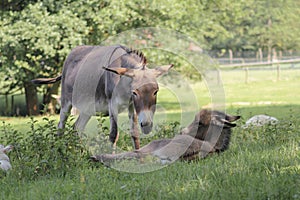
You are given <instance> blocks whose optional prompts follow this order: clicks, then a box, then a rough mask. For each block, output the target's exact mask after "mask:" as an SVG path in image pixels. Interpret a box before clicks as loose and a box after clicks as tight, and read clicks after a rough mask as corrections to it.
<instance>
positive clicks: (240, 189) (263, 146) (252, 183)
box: [0, 70, 300, 200]
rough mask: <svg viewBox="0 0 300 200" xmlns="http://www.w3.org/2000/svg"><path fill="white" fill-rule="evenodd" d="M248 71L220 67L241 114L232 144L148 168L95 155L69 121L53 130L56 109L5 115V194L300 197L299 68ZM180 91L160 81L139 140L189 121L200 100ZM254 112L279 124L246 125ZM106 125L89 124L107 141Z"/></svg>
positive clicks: (127, 145) (206, 100)
mask: <svg viewBox="0 0 300 200" xmlns="http://www.w3.org/2000/svg"><path fill="white" fill-rule="evenodd" d="M244 76H245V75H244V71H242V70H234V71H225V70H224V71H221V79H222V87H223V89H224V95H225V102H222V103H224V105H225V108H226V112H227V113H229V114H239V115H241V116H242V119H241V120H239V121H238V126H237V127H236V128H234V129H233V135H232V141H231V145H230V148H229V150H227V151H225V152H224V153H222V154H220V155H212V156H209V157H208V158H206V159H203V160H199V161H192V162H179V161H178V162H175V163H173V164H171V165H168V166H163V167H160V169H158V170H151V169H149V170H148V171H149V172H145V173H129V172H124V171H119V170H116V169H111V168H108V167H106V166H103V165H102V164H100V163H93V162H90V161H89V159H88V158H89V156H90V154H91V152H90V151H88V150H87V149H86V146H85V143H84V142H85V141H83V140H81V139H79V138H76V137H73V131H72V128H71V124H72V120H71V121H70V123H69V125H68V127H67V130H66V134H65V135H64V136H63V137H61V138H57V137H54V136H53V134H54V133H55V129H56V128H55V127H56V123H57V120H58V116H41V117H36V118H32V119H30V118H17V117H12V118H10V117H0V121H3V124H2V126H1V127H0V141H1V143H5V144H6V143H13V144H14V145H15V149H14V151H12V152H11V153H9V155H10V158H11V163H12V165H13V169H12V170H11V171H10V172H9V173H7V174H5V173H1V174H0V177H1V181H0V188H1V189H0V190H1V193H0V198H1V199H6V200H7V199H300V189H299V185H300V151H299V148H300V142H299V141H300V132H299V129H300V93H299V92H298V91H297V90H298V88H299V86H300V70H282V72H281V77H280V80H277V77H276V71H270V70H269V71H262V70H250V71H249V74H248V78H249V79H248V83H245V81H244ZM190 86H191V90H192V91H193V94H194V95H195V99H196V101H197V102H196V103H197V106H198V107H199V108H201V107H202V108H206V107H210V106H211V98H212V96H213V95H214V94H212V93H211V91H210V90H209V89H208V87H207V83H206V82H205V81H201V82H193V83H191V84H190ZM183 90H185V89H184V88H183ZM177 92H178V91H177ZM178 98H179V99H180V98H181V97H180V96H178V93H176V92H174V91H170V90H168V88H164V87H161V91H160V92H159V96H158V103H159V106H158V111H157V114H156V116H155V121H156V128H155V130H154V131H153V133H152V134H151V135H150V136H148V137H143V138H142V139H141V142H142V144H143V145H144V144H147V143H148V142H149V141H151V140H153V139H157V138H162V137H172V136H174V134H176V133H177V132H178V130H179V129H180V128H181V127H182V126H185V125H186V124H188V123H189V122H191V118H193V116H194V114H195V113H196V112H197V111H196V110H195V107H192V108H190V107H191V106H190V105H185V104H184V103H182V102H181V101H179V100H178ZM182 98H184V95H183V97H182ZM193 108H194V110H193ZM184 113H189V114H188V115H185V114H184ZM256 114H267V115H271V116H274V117H276V118H277V119H278V120H279V123H278V124H277V125H275V126H274V125H266V126H264V127H258V128H249V129H243V128H242V125H243V124H244V123H245V121H246V120H247V119H248V118H249V117H251V116H253V115H256ZM187 116H188V117H187ZM123 120H124V121H123ZM121 124H122V130H121V133H120V139H119V142H118V147H119V148H121V149H123V150H130V149H132V144H131V141H130V137H129V135H128V134H127V131H128V128H126V125H127V123H126V114H121ZM107 127H108V120H107V118H103V117H98V118H96V117H95V118H93V120H91V122H90V124H89V126H88V128H87V131H89V132H93V133H92V134H94V135H95V134H98V135H100V136H99V137H100V139H101V138H102V141H106V140H107V133H108V128H107ZM123 127H124V128H123ZM99 133H100V134H99ZM95 137H96V136H95ZM98 139H99V138H98ZM89 142H93V141H89ZM95 144H98V143H97V142H96V143H95ZM126 164H127V163H124V166H125V165H126ZM128 165H129V167H130V163H129V164H128ZM127 167H128V166H127ZM146 167H149V166H146ZM150 167H151V166H150Z"/></svg>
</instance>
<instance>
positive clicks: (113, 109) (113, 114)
mask: <svg viewBox="0 0 300 200" xmlns="http://www.w3.org/2000/svg"><path fill="white" fill-rule="evenodd" d="M108 106H109V108H108V109H109V120H110V132H109V140H110V141H111V143H112V147H113V148H114V149H115V148H116V146H117V141H118V139H119V132H118V108H117V106H116V105H115V106H113V103H112V102H111V101H109V103H108Z"/></svg>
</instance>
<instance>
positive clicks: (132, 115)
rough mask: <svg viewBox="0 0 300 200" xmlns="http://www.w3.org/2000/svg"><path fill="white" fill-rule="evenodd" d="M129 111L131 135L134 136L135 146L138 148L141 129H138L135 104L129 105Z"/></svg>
mask: <svg viewBox="0 0 300 200" xmlns="http://www.w3.org/2000/svg"><path fill="white" fill-rule="evenodd" d="M128 110H129V113H128V117H129V120H130V135H131V138H132V142H133V146H134V148H135V149H136V150H138V149H139V148H140V137H139V135H140V134H139V129H138V118H137V114H136V112H135V110H134V107H133V104H130V105H129V108H128Z"/></svg>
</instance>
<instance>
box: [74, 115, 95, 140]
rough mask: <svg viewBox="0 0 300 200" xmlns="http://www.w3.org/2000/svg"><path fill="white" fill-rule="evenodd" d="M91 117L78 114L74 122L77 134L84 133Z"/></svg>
mask: <svg viewBox="0 0 300 200" xmlns="http://www.w3.org/2000/svg"><path fill="white" fill-rule="evenodd" d="M90 118H91V116H90V115H86V114H84V113H80V114H79V116H78V118H77V120H76V122H75V130H76V131H77V133H78V134H80V135H81V134H82V133H83V131H84V128H85V126H86V124H87V123H88V121H89V120H90Z"/></svg>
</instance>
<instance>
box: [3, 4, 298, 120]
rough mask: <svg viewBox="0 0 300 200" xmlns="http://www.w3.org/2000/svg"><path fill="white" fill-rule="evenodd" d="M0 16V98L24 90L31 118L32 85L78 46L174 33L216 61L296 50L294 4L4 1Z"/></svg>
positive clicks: (148, 39) (55, 69)
mask: <svg viewBox="0 0 300 200" xmlns="http://www.w3.org/2000/svg"><path fill="white" fill-rule="evenodd" d="M0 14H1V19H0V26H1V32H0V41H1V43H0V56H1V57H0V66H1V68H0V76H1V79H2V80H3V81H2V83H1V84H0V87H1V94H9V93H13V92H15V91H18V90H21V91H23V90H24V91H25V93H26V96H27V98H31V100H30V99H29V100H28V101H27V102H28V103H29V102H32V101H34V102H32V103H31V104H32V105H29V107H28V113H29V114H37V112H38V110H37V108H36V107H37V106H36V104H37V99H36V93H37V89H36V87H35V86H33V85H31V83H30V82H29V81H30V80H31V79H33V78H37V77H51V76H56V75H57V74H59V73H60V72H61V68H62V65H63V62H64V60H65V57H66V56H67V54H68V53H69V52H70V51H71V49H72V48H74V47H75V46H77V45H83V44H90V45H99V44H101V43H102V41H104V40H105V39H107V38H108V37H109V36H112V35H116V34H118V33H121V32H124V31H128V30H132V29H135V28H140V27H160V28H165V29H169V30H174V31H177V32H179V33H181V34H183V35H187V36H188V37H190V38H192V39H193V40H194V41H195V42H196V43H197V45H198V48H200V49H205V50H207V51H214V52H218V53H221V54H222V53H224V52H228V51H231V52H234V53H236V52H242V51H249V50H250V51H258V50H262V51H264V52H268V54H269V56H270V54H271V53H272V51H276V50H277V51H282V50H285V51H287V50H298V49H299V47H300V39H299V38H300V31H299V27H300V20H299V15H300V3H299V1H297V0H285V1H283V0H272V1H271V0H265V1H255V0H248V1H235V0H213V1H209V0H200V1H196V0H186V1H179V0H172V1H169V0H160V1H157V0H153V1H146V0H139V1H138V0H125V1H117V0H111V1H108V0H100V1H99V0H85V1H82V0H61V1H56V0H28V1H21V0H3V1H2V4H1V7H0ZM151 34H153V33H145V32H142V33H141V34H140V41H141V43H143V42H144V41H143V40H145V41H146V42H152V43H153V45H154V46H155V45H157V46H158V45H159V43H160V41H151V37H152V35H151ZM165 39H166V40H167V39H168V36H166V37H165ZM178 45H180V44H178ZM190 45H195V44H190ZM197 45H196V46H197ZM199 46H200V47H199ZM186 48H187V49H188V48H191V47H188V46H187V47H186ZM149 54H150V55H151V53H149ZM159 57H160V56H159V55H156V56H155V55H153V58H155V59H156V58H157V59H159ZM163 59H165V60H170V55H168V56H166V57H165V58H163ZM178 60H179V59H178V58H177V61H175V62H180V61H178ZM182 68H183V67H182ZM181 70H182V71H186V72H187V71H188V70H184V69H181ZM187 74H188V73H187ZM56 92H57V86H56V88H52V86H46V87H44V93H45V94H47V95H45V96H44V98H45V100H44V103H49V101H50V96H51V95H50V94H51V93H56ZM34 106H35V107H34Z"/></svg>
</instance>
